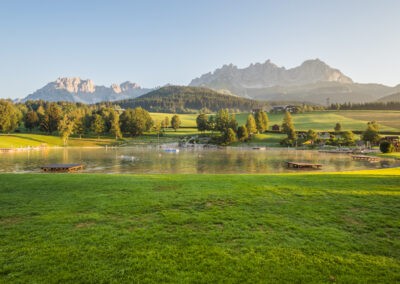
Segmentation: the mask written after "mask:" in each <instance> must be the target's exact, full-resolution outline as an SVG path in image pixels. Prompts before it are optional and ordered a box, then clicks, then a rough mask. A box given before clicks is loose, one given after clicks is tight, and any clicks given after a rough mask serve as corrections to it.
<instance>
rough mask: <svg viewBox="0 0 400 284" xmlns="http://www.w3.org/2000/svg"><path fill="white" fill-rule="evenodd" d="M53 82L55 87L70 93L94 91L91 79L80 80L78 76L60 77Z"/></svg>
mask: <svg viewBox="0 0 400 284" xmlns="http://www.w3.org/2000/svg"><path fill="white" fill-rule="evenodd" d="M54 83H55V85H56V86H55V87H56V89H61V90H66V91H68V92H70V93H79V92H81V93H93V92H95V91H96V87H95V85H94V83H93V81H92V80H89V79H88V80H82V79H81V78H79V77H62V78H58V79H57V80H56V81H55V82H54Z"/></svg>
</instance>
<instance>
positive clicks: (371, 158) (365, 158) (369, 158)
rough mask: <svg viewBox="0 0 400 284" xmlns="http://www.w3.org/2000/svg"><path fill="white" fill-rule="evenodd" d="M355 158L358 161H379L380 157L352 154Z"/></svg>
mask: <svg viewBox="0 0 400 284" xmlns="http://www.w3.org/2000/svg"><path fill="white" fill-rule="evenodd" d="M351 157H352V158H353V160H358V161H368V162H378V161H379V160H380V159H379V158H378V157H374V156H367V155H353V156H351Z"/></svg>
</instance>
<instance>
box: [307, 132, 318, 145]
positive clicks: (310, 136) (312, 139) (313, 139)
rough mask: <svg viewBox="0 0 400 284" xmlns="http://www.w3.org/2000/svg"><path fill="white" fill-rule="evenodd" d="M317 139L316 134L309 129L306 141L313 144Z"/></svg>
mask: <svg viewBox="0 0 400 284" xmlns="http://www.w3.org/2000/svg"><path fill="white" fill-rule="evenodd" d="M317 139H318V134H317V132H315V131H314V130H312V129H310V130H308V131H307V140H311V141H312V142H313V143H314V142H315V140H317Z"/></svg>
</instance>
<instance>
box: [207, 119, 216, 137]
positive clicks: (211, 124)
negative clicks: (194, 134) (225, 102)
mask: <svg viewBox="0 0 400 284" xmlns="http://www.w3.org/2000/svg"><path fill="white" fill-rule="evenodd" d="M216 127H217V124H216V123H215V118H214V116H213V115H210V117H209V118H208V121H207V130H208V131H211V133H212V132H213V131H215V130H216Z"/></svg>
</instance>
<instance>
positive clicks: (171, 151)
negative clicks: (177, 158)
mask: <svg viewBox="0 0 400 284" xmlns="http://www.w3.org/2000/svg"><path fill="white" fill-rule="evenodd" d="M164 152H167V153H179V149H176V148H165V149H164Z"/></svg>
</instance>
